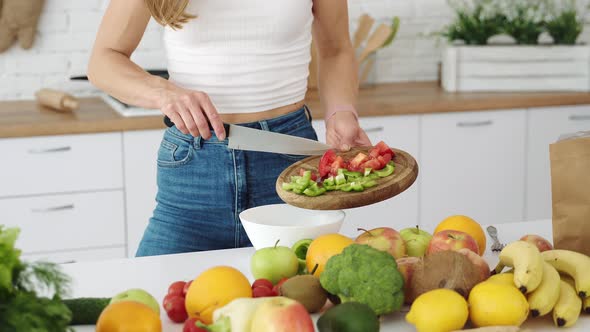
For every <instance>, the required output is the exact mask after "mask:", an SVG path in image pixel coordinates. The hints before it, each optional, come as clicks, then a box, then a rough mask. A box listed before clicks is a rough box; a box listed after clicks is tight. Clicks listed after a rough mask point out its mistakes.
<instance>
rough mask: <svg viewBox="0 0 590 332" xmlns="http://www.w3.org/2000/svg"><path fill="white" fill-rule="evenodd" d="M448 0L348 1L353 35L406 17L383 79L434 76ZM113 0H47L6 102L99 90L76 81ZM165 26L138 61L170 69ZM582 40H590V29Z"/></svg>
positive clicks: (149, 34) (10, 76)
mask: <svg viewBox="0 0 590 332" xmlns="http://www.w3.org/2000/svg"><path fill="white" fill-rule="evenodd" d="M446 1H447V0H348V4H349V12H350V28H351V33H352V32H353V31H354V30H355V29H356V25H357V19H358V17H359V16H360V15H361V14H362V13H369V14H371V15H372V16H373V17H375V19H376V20H377V22H378V23H380V22H389V21H390V20H391V17H393V16H399V17H400V18H401V27H400V31H399V33H398V37H397V39H396V40H395V41H394V43H393V44H392V45H391V46H390V47H389V48H386V49H383V50H381V51H379V52H378V55H377V63H376V68H377V76H376V77H377V80H378V81H379V82H397V81H415V80H434V79H437V75H438V68H437V67H438V62H439V59H440V56H439V48H438V46H437V43H436V41H435V40H434V39H432V38H428V37H426V35H428V34H430V33H432V32H434V31H438V30H439V29H440V28H441V27H442V26H444V25H445V24H446V23H447V22H448V21H449V19H450V18H451V15H452V13H451V11H450V9H449V8H448V6H447V4H446ZM108 3H109V0H46V4H45V8H44V11H43V14H42V16H41V20H40V23H39V32H38V34H37V40H36V42H35V45H34V47H33V48H32V49H31V50H28V51H24V50H21V49H20V48H18V47H16V46H15V47H13V48H12V49H10V50H9V51H7V52H6V53H1V54H0V100H1V99H29V98H32V97H33V94H34V92H35V91H36V90H38V89H39V88H41V87H53V88H60V89H64V90H67V91H70V92H72V93H75V94H77V95H91V94H95V93H97V90H95V89H94V88H93V87H92V86H91V85H90V84H88V83H86V82H78V81H70V80H69V77H70V76H73V75H84V74H85V71H86V65H87V62H88V57H89V53H90V49H91V47H92V44H93V42H94V38H95V34H96V31H97V29H98V25H99V23H100V20H101V17H102V14H103V12H104V10H105V9H106V7H107V5H108ZM161 31H162V29H161V28H160V27H159V26H158V25H157V24H155V22H153V21H152V22H150V25H149V26H148V29H147V31H146V33H145V35H144V39H143V40H142V41H141V43H140V46H139V48H138V50H137V51H136V53H135V54H134V55H133V57H132V59H133V60H134V61H136V62H137V63H138V64H139V65H140V66H142V67H144V68H154V69H157V68H165V64H166V61H165V55H164V52H163V47H162V42H161ZM582 40H584V41H590V29H586V30H585V31H584V33H583V36H582Z"/></svg>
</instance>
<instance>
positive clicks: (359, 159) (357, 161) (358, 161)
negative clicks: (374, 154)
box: [348, 152, 369, 170]
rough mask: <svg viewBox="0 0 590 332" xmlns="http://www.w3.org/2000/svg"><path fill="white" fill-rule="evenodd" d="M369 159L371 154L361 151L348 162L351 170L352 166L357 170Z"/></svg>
mask: <svg viewBox="0 0 590 332" xmlns="http://www.w3.org/2000/svg"><path fill="white" fill-rule="evenodd" d="M367 160H369V156H367V155H366V154H364V153H362V152H359V153H358V154H357V155H356V156H355V157H354V158H353V159H352V160H351V161H350V163H349V164H348V167H349V170H350V169H351V168H352V169H355V170H358V169H360V167H361V165H362V164H363V163H364V162H365V161H367Z"/></svg>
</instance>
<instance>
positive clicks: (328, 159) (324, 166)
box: [318, 150, 336, 178]
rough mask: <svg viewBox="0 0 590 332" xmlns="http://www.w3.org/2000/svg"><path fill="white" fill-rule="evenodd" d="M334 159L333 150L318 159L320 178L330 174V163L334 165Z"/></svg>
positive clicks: (334, 153)
mask: <svg viewBox="0 0 590 332" xmlns="http://www.w3.org/2000/svg"><path fill="white" fill-rule="evenodd" d="M335 159H336V152H334V150H328V151H326V152H325V153H324V155H323V156H322V159H320V165H319V167H318V171H319V173H320V177H321V178H324V177H326V176H327V175H328V173H330V170H331V167H332V163H334V160H335Z"/></svg>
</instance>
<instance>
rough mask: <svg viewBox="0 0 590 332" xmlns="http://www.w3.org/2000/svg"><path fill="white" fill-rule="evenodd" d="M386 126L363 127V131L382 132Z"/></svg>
mask: <svg viewBox="0 0 590 332" xmlns="http://www.w3.org/2000/svg"><path fill="white" fill-rule="evenodd" d="M384 129H385V128H383V126H378V127H369V128H363V131H364V132H365V133H379V132H382V131H383V130H384Z"/></svg>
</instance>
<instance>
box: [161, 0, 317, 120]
mask: <svg viewBox="0 0 590 332" xmlns="http://www.w3.org/2000/svg"><path fill="white" fill-rule="evenodd" d="M187 12H188V13H190V14H194V15H197V18H195V19H192V20H190V21H189V22H188V23H186V24H185V25H184V26H183V28H182V29H180V30H176V31H175V30H172V29H171V28H169V27H167V28H166V30H165V32H164V43H165V47H166V53H167V59H168V71H169V73H170V80H171V81H172V82H174V83H176V84H178V85H179V86H181V87H184V88H187V89H193V90H198V91H203V92H205V93H207V94H208V95H209V96H210V98H211V100H212V101H213V103H214V104H215V106H216V107H217V110H218V112H219V113H221V114H222V116H225V117H226V121H227V119H230V118H231V119H234V120H235V121H228V122H241V121H239V120H240V119H243V120H246V119H248V120H252V119H253V118H264V117H268V116H269V114H273V113H285V112H287V111H290V110H294V109H297V108H299V107H301V103H302V100H303V99H304V98H305V93H306V90H307V77H308V74H309V70H308V68H309V61H310V43H311V25H312V22H313V14H312V0H191V2H190V3H189V5H188V7H187Z"/></svg>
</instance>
